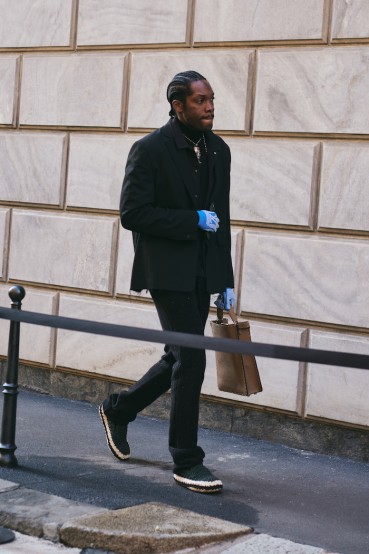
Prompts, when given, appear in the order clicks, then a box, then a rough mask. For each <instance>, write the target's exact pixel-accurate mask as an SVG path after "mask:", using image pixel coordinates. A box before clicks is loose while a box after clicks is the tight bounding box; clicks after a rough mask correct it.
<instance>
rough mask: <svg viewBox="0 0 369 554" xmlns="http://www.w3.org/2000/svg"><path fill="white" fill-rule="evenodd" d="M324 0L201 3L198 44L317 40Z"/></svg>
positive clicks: (196, 33)
mask: <svg viewBox="0 0 369 554" xmlns="http://www.w3.org/2000/svg"><path fill="white" fill-rule="evenodd" d="M323 12H324V0H287V1H286V0H247V2H245V1H244V0H227V2H224V0H215V1H214V0H197V2H196V15H195V31H194V40H195V42H217V41H219V42H227V41H231V42H235V41H265V40H312V39H314V40H316V39H321V38H322V34H323V28H322V26H323Z"/></svg>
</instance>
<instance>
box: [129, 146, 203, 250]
mask: <svg viewBox="0 0 369 554" xmlns="http://www.w3.org/2000/svg"><path fill="white" fill-rule="evenodd" d="M156 171H157V168H155V167H154V164H153V162H152V160H151V155H150V152H149V150H148V148H147V146H146V145H145V144H143V143H142V141H138V142H136V143H135V144H134V145H133V146H132V148H131V150H130V153H129V155H128V159H127V165H126V171H125V177H124V181H123V186H122V193H121V197H120V206H119V209H120V219H121V223H122V225H123V227H124V228H126V229H129V230H131V231H135V232H137V233H142V234H146V235H150V236H152V237H158V238H165V239H173V240H195V239H196V237H197V229H198V228H197V223H198V214H197V212H196V210H194V209H193V210H190V209H179V208H166V207H165V208H164V207H161V206H158V205H156V204H155V187H156V177H155V173H156Z"/></svg>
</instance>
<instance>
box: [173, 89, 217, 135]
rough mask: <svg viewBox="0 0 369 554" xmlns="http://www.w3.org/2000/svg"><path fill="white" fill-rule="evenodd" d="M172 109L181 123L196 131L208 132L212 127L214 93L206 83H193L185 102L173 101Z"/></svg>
mask: <svg viewBox="0 0 369 554" xmlns="http://www.w3.org/2000/svg"><path fill="white" fill-rule="evenodd" d="M173 108H174V109H175V111H176V114H177V117H178V119H179V121H180V122H181V123H183V124H184V125H187V127H192V128H193V129H196V130H197V131H209V130H210V129H212V127H213V119H214V92H213V89H212V88H211V86H210V85H209V83H208V81H193V82H192V83H191V93H190V94H189V95H188V96H186V99H185V102H184V103H182V102H181V101H180V100H174V101H173Z"/></svg>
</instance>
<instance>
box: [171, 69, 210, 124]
mask: <svg viewBox="0 0 369 554" xmlns="http://www.w3.org/2000/svg"><path fill="white" fill-rule="evenodd" d="M194 81H206V77H203V75H200V73H197V71H183V72H182V73H177V75H175V76H174V77H173V79H172V80H171V82H170V83H169V85H168V88H167V100H168V102H169V104H170V112H169V115H170V117H174V116H175V115H176V112H175V110H174V109H173V107H172V102H173V100H180V101H181V102H183V103H184V102H185V99H186V96H189V94H191V83H193V82H194Z"/></svg>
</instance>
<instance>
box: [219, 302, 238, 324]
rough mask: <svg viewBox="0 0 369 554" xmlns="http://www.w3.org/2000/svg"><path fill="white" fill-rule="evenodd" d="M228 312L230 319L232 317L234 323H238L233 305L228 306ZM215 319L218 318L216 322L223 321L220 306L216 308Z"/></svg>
mask: <svg viewBox="0 0 369 554" xmlns="http://www.w3.org/2000/svg"><path fill="white" fill-rule="evenodd" d="M228 313H229V315H230V316H231V319H232V321H233V323H235V324H236V325H237V324H238V319H237V316H236V312H235V311H234V309H233V306H231V307H230V309H229V312H228ZM217 320H218V323H222V321H223V310H222V308H217Z"/></svg>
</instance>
